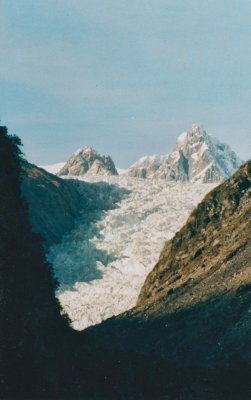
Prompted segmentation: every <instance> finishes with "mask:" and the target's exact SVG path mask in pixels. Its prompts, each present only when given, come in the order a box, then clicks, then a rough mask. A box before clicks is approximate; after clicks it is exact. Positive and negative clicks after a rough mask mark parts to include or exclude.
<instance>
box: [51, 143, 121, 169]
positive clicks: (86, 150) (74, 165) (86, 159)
mask: <svg viewBox="0 0 251 400" xmlns="http://www.w3.org/2000/svg"><path fill="white" fill-rule="evenodd" d="M58 175H60V176H63V175H72V176H74V175H75V176H93V175H106V176H107V175H118V172H117V170H116V167H115V165H114V162H113V160H112V159H111V157H110V156H103V155H100V154H99V153H97V151H96V150H94V149H93V148H92V147H90V146H84V147H81V148H79V149H78V150H77V151H76V152H75V153H74V154H73V155H72V156H71V157H70V158H69V160H68V161H67V162H66V164H65V165H64V167H63V168H61V170H60V171H59V172H58Z"/></svg>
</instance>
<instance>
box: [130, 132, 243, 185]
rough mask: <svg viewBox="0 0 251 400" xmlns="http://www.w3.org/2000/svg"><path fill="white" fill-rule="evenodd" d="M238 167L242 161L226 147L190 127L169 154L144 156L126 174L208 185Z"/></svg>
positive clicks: (229, 174)
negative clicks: (198, 182) (199, 182)
mask: <svg viewBox="0 0 251 400" xmlns="http://www.w3.org/2000/svg"><path fill="white" fill-rule="evenodd" d="M240 165H241V161H240V160H239V159H238V157H237V156H236V154H235V153H234V152H233V151H232V150H231V149H230V147H229V146H228V145H227V144H223V143H220V142H219V141H218V140H216V139H213V138H211V137H210V136H209V135H208V134H207V133H206V132H205V131H204V130H203V128H202V127H200V126H198V125H192V127H191V129H189V130H188V131H187V132H184V133H182V134H181V135H180V136H179V137H178V139H177V142H176V144H175V147H174V149H173V151H172V152H171V153H170V154H167V155H164V156H147V157H143V158H141V159H140V160H139V161H138V162H137V163H135V164H134V165H132V166H131V167H130V168H129V170H128V172H127V174H128V175H129V176H132V177H140V178H159V179H167V180H173V181H184V182H185V181H190V182H195V181H201V182H204V183H208V182H220V181H223V180H224V179H227V178H228V177H230V176H231V175H232V174H233V173H234V172H235V170H236V169H237V168H238V167H239V166H240Z"/></svg>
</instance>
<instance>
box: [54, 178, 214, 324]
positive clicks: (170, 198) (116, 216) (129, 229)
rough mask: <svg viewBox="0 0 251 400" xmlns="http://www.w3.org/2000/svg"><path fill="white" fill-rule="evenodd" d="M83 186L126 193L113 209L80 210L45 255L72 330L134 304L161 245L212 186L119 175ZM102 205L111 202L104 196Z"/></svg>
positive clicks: (171, 235)
mask: <svg viewBox="0 0 251 400" xmlns="http://www.w3.org/2000/svg"><path fill="white" fill-rule="evenodd" d="M85 181H88V182H98V181H103V182H106V183H108V184H112V185H116V186H113V187H114V188H118V190H122V189H123V190H124V189H126V190H124V192H123V196H121V199H120V200H119V201H117V202H115V203H114V204H113V205H112V207H104V209H103V210H102V209H100V208H99V209H98V211H95V210H93V209H86V210H83V214H82V217H81V218H80V219H79V220H78V221H77V224H76V227H75V229H74V230H72V231H71V232H70V233H69V234H67V235H66V236H65V237H64V238H63V240H62V242H61V243H60V244H57V245H54V246H52V247H51V248H50V251H49V253H48V259H49V261H50V262H51V263H52V265H53V268H54V272H55V275H56V277H57V279H58V281H59V284H60V285H59V290H58V293H57V295H58V298H59V300H60V302H61V304H62V306H63V309H64V310H65V312H66V313H67V314H68V315H69V317H70V319H71V321H72V326H73V327H74V328H75V329H77V330H82V329H84V328H86V327H88V326H90V325H95V324H98V323H100V322H101V321H102V320H104V319H107V318H109V317H111V316H113V315H117V314H119V313H121V312H123V311H125V310H128V309H129V308H131V307H133V306H134V305H135V303H136V301H137V297H138V294H139V291H140V289H141V286H142V284H143V283H144V280H145V278H146V276H147V274H148V273H149V271H151V269H152V268H153V267H154V265H155V263H156V262H157V260H158V257H159V255H160V251H161V249H162V247H163V245H164V242H165V241H166V240H169V239H171V238H172V237H173V235H174V234H175V232H176V231H177V230H179V228H181V226H182V225H183V224H184V222H185V221H186V219H187V217H188V215H189V213H190V212H191V211H192V210H193V208H194V207H195V206H196V205H197V204H198V203H199V201H200V200H202V198H203V197H204V195H205V194H206V193H207V192H208V191H210V190H211V189H212V188H213V187H215V184H201V183H197V184H190V183H170V182H166V181H164V180H145V179H137V178H128V177H123V176H118V177H104V178H100V177H96V178H89V179H88V180H87V179H85ZM107 187H108V185H107ZM82 190H83V196H84V195H85V193H84V189H82ZM104 190H106V189H105V187H104ZM113 190H114V189H113ZM97 196H100V193H98V194H97ZM106 201H107V202H111V203H112V202H113V199H112V198H111V196H110V194H109V193H108V195H107V198H106Z"/></svg>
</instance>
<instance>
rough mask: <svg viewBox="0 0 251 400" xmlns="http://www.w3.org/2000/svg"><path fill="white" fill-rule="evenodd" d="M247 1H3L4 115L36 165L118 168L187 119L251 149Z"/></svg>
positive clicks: (165, 139)
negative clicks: (106, 157) (106, 161)
mask: <svg viewBox="0 0 251 400" xmlns="http://www.w3.org/2000/svg"><path fill="white" fill-rule="evenodd" d="M250 39H251V3H250V0H239V1H235V0H217V1H216V0H208V1H201V0H200V1H199V0H88V1H87V0H0V51H1V63H0V93H1V101H0V118H1V120H2V124H4V125H7V126H8V127H9V132H10V133H15V134H17V135H18V136H20V137H21V139H22V141H23V143H24V151H25V153H26V156H27V158H28V159H29V160H30V161H31V162H34V163H37V164H48V163H54V162H60V161H64V160H66V159H67V158H68V157H69V156H70V155H71V154H72V153H73V152H74V151H75V150H76V149H77V148H79V147H81V146H84V145H91V146H93V147H94V148H96V149H97V150H98V151H99V152H101V153H104V154H110V155H111V156H112V157H113V159H114V160H115V162H116V164H117V165H118V166H120V167H126V166H128V165H130V164H131V163H132V162H134V161H136V159H137V158H139V157H140V156H142V155H145V154H156V153H161V154H163V153H167V152H169V151H170V150H171V149H172V147H173V145H174V143H175V139H176V137H177V136H178V135H179V134H180V133H181V132H182V131H184V130H185V129H187V128H188V127H189V126H190V125H191V124H192V123H194V122H195V123H201V124H203V125H204V127H205V129H206V130H207V131H208V133H210V134H212V135H214V136H216V137H218V138H219V139H220V140H222V141H224V142H227V143H229V144H230V145H231V146H232V148H233V149H234V150H235V151H237V153H238V154H239V156H241V158H243V159H247V158H250V148H251V142H250V138H251V130H250V126H251V112H250V105H251V73H250V71H251V50H250Z"/></svg>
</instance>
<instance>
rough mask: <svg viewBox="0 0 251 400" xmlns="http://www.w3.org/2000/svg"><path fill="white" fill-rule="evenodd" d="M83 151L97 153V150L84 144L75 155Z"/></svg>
mask: <svg viewBox="0 0 251 400" xmlns="http://www.w3.org/2000/svg"><path fill="white" fill-rule="evenodd" d="M82 153H97V152H96V150H94V149H93V148H92V147H90V146H84V147H80V148H79V149H78V150H76V151H75V156H78V155H79V154H82Z"/></svg>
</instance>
